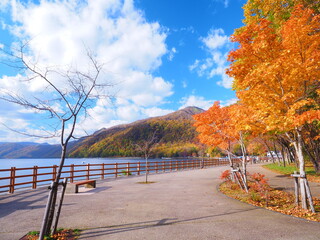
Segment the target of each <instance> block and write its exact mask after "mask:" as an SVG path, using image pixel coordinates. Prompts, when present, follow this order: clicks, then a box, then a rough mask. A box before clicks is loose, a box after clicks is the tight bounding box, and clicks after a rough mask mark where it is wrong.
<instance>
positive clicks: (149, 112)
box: [144, 107, 174, 117]
mask: <svg viewBox="0 0 320 240" xmlns="http://www.w3.org/2000/svg"><path fill="white" fill-rule="evenodd" d="M172 112H174V111H173V110H170V109H162V108H157V107H152V108H147V109H144V114H145V115H146V116H147V117H158V116H163V115H166V114H169V113H172Z"/></svg>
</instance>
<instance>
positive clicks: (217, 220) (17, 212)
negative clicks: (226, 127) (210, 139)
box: [0, 165, 320, 240]
mask: <svg viewBox="0 0 320 240" xmlns="http://www.w3.org/2000/svg"><path fill="white" fill-rule="evenodd" d="M224 169H226V168H225V167H217V168H210V169H201V170H190V171H184V172H175V173H166V174H158V175H151V176H150V178H149V180H150V181H154V182H155V183H152V184H139V183H137V182H140V181H143V177H129V178H123V179H119V180H116V181H114V180H109V181H98V183H97V188H96V189H94V190H90V191H86V192H81V193H79V194H69V195H66V197H65V201H64V206H63V209H62V211H63V212H62V215H61V219H60V224H59V225H60V226H63V227H65V228H79V229H84V231H83V232H82V235H81V239H90V240H94V239H102V240H104V239H112V240H114V239H115V240H116V239H121V240H123V239H139V240H140V239H148V240H149V239H161V240H166V239H170V240H171V239H197V240H198V239H233V240H235V239H312V240H313V239H314V240H315V239H319V238H320V224H319V223H315V222H308V221H305V220H303V219H299V218H294V217H290V216H286V215H282V214H279V213H275V212H271V211H268V210H265V209H261V208H257V207H254V206H251V205H248V204H245V203H241V202H239V201H237V200H234V199H231V198H228V197H226V196H224V195H223V194H221V193H219V192H218V191H217V186H218V184H219V183H220V182H221V181H220V180H219V176H220V174H221V172H222V171H223V170H224ZM255 170H261V171H266V170H263V169H261V168H260V167H259V166H258V165H254V166H249V171H250V172H253V171H255ZM261 171H260V172H261ZM270 174H271V175H272V173H270ZM274 178H275V177H274ZM278 183H281V181H278ZM46 198H47V193H46V190H45V189H40V190H31V191H24V192H19V193H15V194H13V195H1V196H0V216H1V218H0V239H1V240H2V239H3V240H12V239H19V238H20V237H22V236H23V235H24V234H25V233H26V232H28V231H30V230H37V229H39V228H40V224H41V219H42V216H43V211H44V206H45V202H46Z"/></svg>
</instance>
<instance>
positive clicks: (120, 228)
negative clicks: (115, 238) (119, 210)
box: [81, 206, 260, 239]
mask: <svg viewBox="0 0 320 240" xmlns="http://www.w3.org/2000/svg"><path fill="white" fill-rule="evenodd" d="M256 209H260V208H258V207H254V206H253V207H252V208H250V209H246V210H236V211H232V212H228V213H221V214H215V215H208V216H202V217H196V218H190V219H183V220H179V219H177V218H163V219H159V220H153V221H145V222H136V223H128V224H121V225H113V226H106V227H97V228H88V229H85V230H83V232H82V233H81V239H90V238H95V237H101V236H106V235H113V234H117V233H123V232H130V231H136V230H141V229H147V228H157V227H163V226H168V225H174V224H179V223H186V222H194V223H196V222H197V221H199V220H204V219H213V218H216V217H221V216H226V215H232V214H238V213H242V212H248V211H253V210H256Z"/></svg>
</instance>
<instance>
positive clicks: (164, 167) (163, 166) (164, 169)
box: [162, 161, 166, 172]
mask: <svg viewBox="0 0 320 240" xmlns="http://www.w3.org/2000/svg"><path fill="white" fill-rule="evenodd" d="M162 171H163V172H165V171H166V166H165V165H164V161H162Z"/></svg>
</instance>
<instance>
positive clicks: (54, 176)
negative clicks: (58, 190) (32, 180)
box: [52, 165, 58, 181]
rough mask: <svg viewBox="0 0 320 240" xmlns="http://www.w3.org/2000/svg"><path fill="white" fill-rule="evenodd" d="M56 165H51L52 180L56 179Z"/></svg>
mask: <svg viewBox="0 0 320 240" xmlns="http://www.w3.org/2000/svg"><path fill="white" fill-rule="evenodd" d="M57 167H58V166H57V165H53V166H52V181H54V180H56V177H57Z"/></svg>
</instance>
